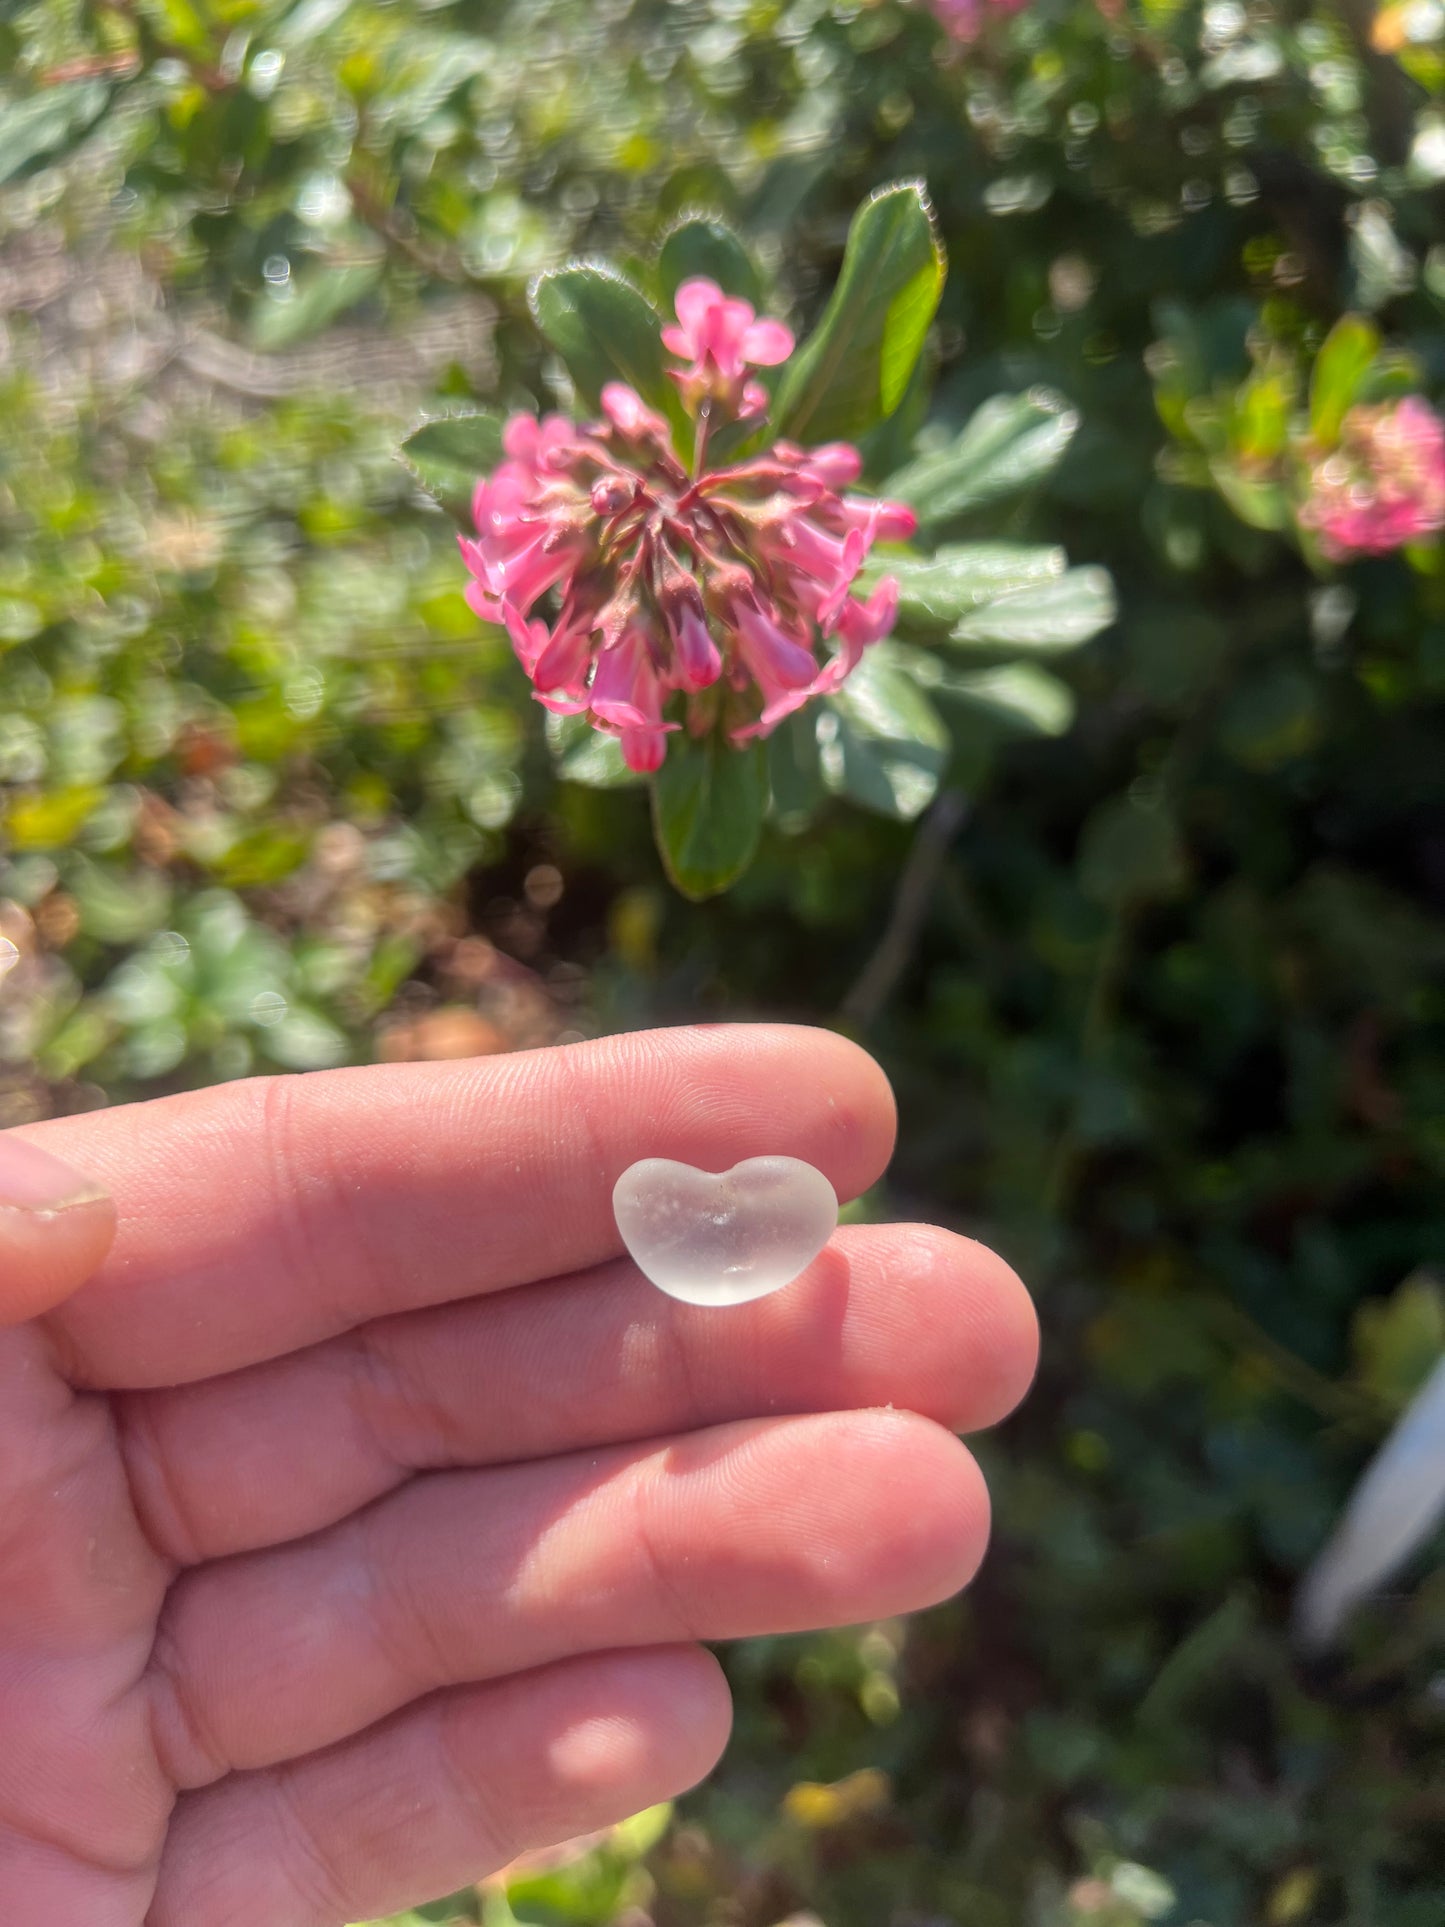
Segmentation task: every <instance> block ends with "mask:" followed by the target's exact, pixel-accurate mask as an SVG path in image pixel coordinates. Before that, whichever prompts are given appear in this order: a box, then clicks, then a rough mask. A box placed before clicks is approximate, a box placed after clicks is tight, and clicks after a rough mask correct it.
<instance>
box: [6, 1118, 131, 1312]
mask: <svg viewBox="0 0 1445 1927" xmlns="http://www.w3.org/2000/svg"><path fill="white" fill-rule="evenodd" d="M114 1236H115V1206H114V1204H113V1203H112V1202H111V1200H110V1197H109V1195H108V1193H107V1192H106V1191H105V1189H104V1188H103V1187H102V1186H101V1185H99V1184H96V1183H95V1182H94V1181H93V1180H92V1179H90V1178H86V1177H82V1176H81V1175H80V1173H79V1172H78V1171H74V1170H72V1169H71V1167H70V1166H69V1165H68V1164H62V1163H61V1161H60V1159H59V1158H57V1157H53V1156H52V1155H51V1153H50V1152H49V1151H42V1150H41V1149H40V1146H39V1145H38V1144H31V1143H29V1142H28V1141H27V1140H26V1139H25V1138H22V1137H17V1136H16V1135H15V1133H14V1132H13V1131H0V1325H18V1324H19V1323H21V1321H22V1320H24V1319H26V1318H35V1317H38V1316H39V1314H40V1313H41V1312H45V1311H50V1310H51V1309H52V1308H53V1307H54V1306H56V1305H58V1304H59V1303H60V1302H61V1301H62V1299H65V1298H68V1297H69V1296H70V1294H71V1293H72V1292H73V1291H76V1290H78V1289H79V1287H80V1286H81V1285H83V1284H84V1283H85V1281H86V1279H87V1278H89V1277H90V1275H91V1274H92V1272H94V1271H95V1270H96V1269H97V1268H98V1267H99V1265H100V1262H101V1260H102V1259H103V1258H104V1256H105V1254H106V1252H107V1251H108V1250H109V1249H110V1243H111V1239H112V1238H113V1237H114Z"/></svg>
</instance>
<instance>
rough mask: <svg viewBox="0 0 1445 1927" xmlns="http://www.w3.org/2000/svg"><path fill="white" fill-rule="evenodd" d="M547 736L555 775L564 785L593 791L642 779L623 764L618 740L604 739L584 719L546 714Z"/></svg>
mask: <svg viewBox="0 0 1445 1927" xmlns="http://www.w3.org/2000/svg"><path fill="white" fill-rule="evenodd" d="M546 734H547V747H548V749H549V750H551V752H552V760H553V762H554V763H555V764H556V767H557V774H558V775H559V776H560V777H561V778H562V780H563V782H565V783H581V784H583V785H584V786H585V787H586V788H587V789H593V790H616V789H626V788H629V787H631V786H633V785H635V784H637V783H640V782H641V781H642V780H643V779H642V778H641V777H640V776H639V775H638V774H637V772H636V771H635V770H630V769H629V768H628V767H627V765H626V763H624V762H623V760H622V745H621V744H620V743H619V742H618V740H617V738H616V737H615V736H604V735H603V734H602V732H601V730H600V729H594V728H593V727H592V725H591V723H590V722H588V720H587V718H586V717H585V716H555V715H552V714H549V715H548V717H547V724H546Z"/></svg>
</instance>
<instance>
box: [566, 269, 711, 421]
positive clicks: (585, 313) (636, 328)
mask: <svg viewBox="0 0 1445 1927" xmlns="http://www.w3.org/2000/svg"><path fill="white" fill-rule="evenodd" d="M529 299H530V301H531V306H532V314H533V317H534V319H535V320H536V323H537V326H538V327H539V328H540V329H541V331H542V333H543V334H544V335H545V336H546V337H547V340H548V341H549V342H550V343H551V344H552V346H553V347H554V348H555V349H556V350H557V353H558V354H559V355H560V356H561V357H562V359H563V361H564V362H565V363H566V364H567V372H568V374H569V375H571V377H572V380H573V382H574V383H575V384H576V387H577V392H578V394H579V395H580V396H581V398H582V400H583V401H584V402H585V403H586V405H587V406H588V407H589V408H596V407H597V406H598V404H599V402H600V400H601V396H602V390H603V388H604V387H605V386H606V384H607V383H608V382H609V381H621V382H626V384H627V385H628V387H629V388H635V389H636V390H637V392H638V394H639V395H641V396H642V397H643V398H644V399H645V400H646V401H648V402H650V403H651V404H652V406H653V407H654V408H659V409H661V410H662V411H663V412H664V413H667V414H672V413H673V412H674V411H675V409H676V406H677V390H676V388H675V386H674V384H673V383H672V382H670V381H669V380H668V379H667V375H666V372H665V371H666V368H667V366H668V363H667V357H666V355H665V353H664V351H663V346H662V321H661V318H660V317H659V315H658V312H657V310H656V309H655V308H654V307H653V306H652V304H651V302H650V301H648V299H647V297H646V296H645V295H643V294H640V293H639V292H638V290H637V289H636V288H634V287H633V285H632V283H631V282H630V281H627V280H625V279H624V278H623V276H622V275H620V274H619V273H618V272H617V270H616V269H615V268H613V267H610V266H607V265H606V264H604V263H599V262H593V261H577V262H573V263H572V265H571V266H569V267H565V268H554V269H552V270H551V271H550V272H549V273H547V274H540V275H538V277H537V279H536V280H535V281H534V282H533V283H532V286H531V290H530V294H529Z"/></svg>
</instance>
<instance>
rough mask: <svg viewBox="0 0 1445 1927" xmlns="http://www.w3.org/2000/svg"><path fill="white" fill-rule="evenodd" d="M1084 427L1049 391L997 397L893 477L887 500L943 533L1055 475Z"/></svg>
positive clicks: (929, 527)
mask: <svg viewBox="0 0 1445 1927" xmlns="http://www.w3.org/2000/svg"><path fill="white" fill-rule="evenodd" d="M1078 426H1079V418H1078V415H1077V414H1076V413H1075V412H1074V410H1073V409H1072V408H1070V407H1069V405H1068V404H1067V403H1066V402H1065V401H1064V400H1063V398H1062V397H1061V396H1058V395H1055V394H1052V393H1051V392H1049V391H1048V390H1046V389H1033V390H1031V391H1030V392H1029V393H1028V394H1026V395H995V396H994V397H993V399H992V400H991V401H986V402H985V403H984V404H983V406H982V407H981V408H980V409H979V410H978V411H977V413H976V414H975V415H973V416H972V417H971V419H970V420H969V421H968V422H967V423H966V424H965V426H964V427H963V428H962V429H961V430H960V432H959V433H958V434H957V435H955V436H954V437H953V438H952V439H951V440H949V441H947V442H944V443H941V444H940V445H939V446H936V447H935V446H929V447H927V448H925V449H924V450H922V451H921V452H920V453H919V454H918V455H917V456H916V457H915V458H914V459H913V461H911V462H910V463H909V464H908V465H907V467H906V468H902V469H900V470H899V471H898V473H897V474H896V475H893V476H892V477H890V479H889V481H888V484H887V487H886V489H885V491H884V492H885V493H886V494H887V495H889V496H893V497H896V498H897V499H898V500H900V501H903V502H908V503H910V504H911V505H912V507H913V508H914V510H915V511H916V512H917V515H918V520H919V524H920V526H921V527H923V528H925V529H931V528H939V527H941V526H942V525H943V524H944V523H946V522H949V521H952V520H953V519H954V518H955V517H957V516H962V515H966V514H970V513H971V512H972V511H973V510H975V509H980V508H983V507H985V506H986V505H987V504H988V503H990V502H996V501H999V500H1001V499H1002V498H1004V497H1006V496H1010V495H1016V494H1018V493H1019V492H1020V490H1022V489H1025V488H1031V487H1033V486H1034V485H1035V484H1037V483H1038V482H1041V481H1042V480H1043V479H1044V478H1045V476H1047V475H1049V474H1051V473H1052V472H1053V470H1054V469H1055V468H1056V467H1057V466H1058V464H1059V462H1060V461H1061V460H1062V459H1063V455H1064V451H1065V449H1067V447H1068V446H1069V443H1070V442H1071V441H1072V440H1073V438H1074V435H1075V432H1076V431H1077V429H1078Z"/></svg>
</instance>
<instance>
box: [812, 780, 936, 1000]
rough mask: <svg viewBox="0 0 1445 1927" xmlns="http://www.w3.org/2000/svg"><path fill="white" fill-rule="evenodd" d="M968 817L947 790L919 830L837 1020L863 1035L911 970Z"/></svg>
mask: <svg viewBox="0 0 1445 1927" xmlns="http://www.w3.org/2000/svg"><path fill="white" fill-rule="evenodd" d="M967 815H968V798H967V797H966V796H965V795H964V794H963V792H962V791H961V790H944V791H943V792H942V794H941V795H940V796H939V797H938V798H937V800H936V801H935V802H934V805H933V807H932V809H931V810H930V811H929V812H928V814H927V816H925V817H924V819H923V821H922V823H921V824H920V825H919V827H918V834H917V836H915V837H914V839H913V847H912V849H911V850H910V851H909V852H908V861H907V862H906V863H905V864H904V866H903V874H902V876H901V877H900V878H899V879H898V889H897V891H896V893H895V895H894V898H893V910H892V913H891V915H890V916H889V918H888V924H887V928H886V929H885V930H884V932H883V935H882V938H881V939H880V940H879V943H878V947H877V949H876V950H875V951H874V952H873V955H872V956H871V957H870V958H869V959H868V961H867V963H866V964H865V965H864V967H863V970H862V973H861V975H860V976H859V978H858V980H857V982H856V983H855V984H854V985H853V988H852V989H851V990H850V991H849V992H848V995H847V996H846V997H845V998H844V999H843V1002H842V1004H841V1005H840V1006H839V1013H838V1014H839V1015H840V1016H841V1017H844V1018H846V1019H847V1020H848V1022H850V1023H853V1024H857V1025H858V1026H859V1027H860V1028H861V1029H863V1030H868V1029H870V1028H871V1027H872V1025H873V1024H875V1023H876V1022H877V1020H878V1017H879V1014H880V1012H881V1011H882V1009H883V1006H884V1005H885V1004H886V1003H887V1001H888V999H889V997H891V996H892V994H893V991H894V988H895V987H896V985H897V983H898V979H899V978H900V977H901V976H902V975H903V973H904V971H905V970H906V969H907V968H908V960H909V958H910V957H911V956H912V955H913V951H914V946H915V945H916V944H917V942H918V938H919V933H920V932H921V930H922V928H923V922H924V918H925V917H926V916H927V915H928V907H929V903H930V901H931V899H932V896H933V886H934V884H935V883H936V882H937V880H938V873H939V871H940V870H941V869H942V867H943V860H944V858H945V857H946V856H947V854H948V846H949V844H950V843H952V841H953V839H954V837H955V836H956V835H957V834H958V832H959V830H960V828H961V827H962V825H963V821H964V818H965V817H966V816H967Z"/></svg>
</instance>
